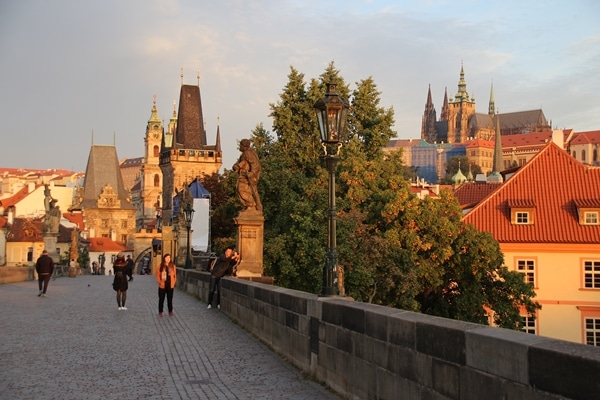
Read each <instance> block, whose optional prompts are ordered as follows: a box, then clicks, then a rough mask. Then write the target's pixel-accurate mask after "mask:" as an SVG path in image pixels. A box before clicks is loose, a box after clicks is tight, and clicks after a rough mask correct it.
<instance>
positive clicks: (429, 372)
mask: <svg viewBox="0 0 600 400" xmlns="http://www.w3.org/2000/svg"><path fill="white" fill-rule="evenodd" d="M208 283H209V275H208V273H206V272H200V271H191V270H187V271H186V270H183V269H178V287H179V288H180V289H182V290H184V291H186V292H188V293H191V294H193V295H195V296H197V297H198V298H200V299H202V300H203V301H206V299H207V295H208ZM222 286H223V292H222V295H221V298H222V299H221V312H223V313H225V314H226V315H227V316H228V317H229V318H231V319H232V320H233V321H235V322H236V323H237V324H239V325H240V326H242V327H243V328H245V329H246V330H247V331H249V332H251V333H252V334H253V335H256V337H257V338H259V339H260V340H261V341H263V342H264V343H265V344H267V345H268V346H269V347H271V348H272V349H274V350H275V351H276V352H277V353H279V354H281V355H282V356H284V357H285V358H286V359H287V360H289V361H290V362H291V363H293V364H294V365H296V366H297V367H298V368H300V369H301V370H303V371H305V372H307V373H309V374H310V375H312V376H313V377H314V378H315V379H317V380H319V381H321V382H323V383H325V384H326V385H328V386H330V387H331V388H332V389H333V390H335V391H336V392H338V393H340V394H342V395H343V396H345V397H346V398H349V399H398V398H402V399H440V400H441V399H461V400H465V399H511V400H514V399H536V400H550V399H552V400H558V399H564V398H572V399H598V398H600V380H599V379H598V376H600V349H599V348H597V347H591V346H585V345H580V344H576V343H570V342H564V341H560V340H555V339H549V338H545V337H540V336H534V335H530V334H526V333H521V332H516V331H510V330H506V329H500V328H492V327H488V326H483V325H478V324H472V323H466V322H461V321H454V320H449V319H443V318H437V317H432V316H428V315H423V314H419V313H413V312H408V311H402V310H398V309H393V308H388V307H383V306H377V305H373V304H366V303H359V302H354V301H350V300H344V299H342V298H320V297H318V296H316V295H313V294H309V293H303V292H299V291H294V290H289V289H284V288H280V287H277V286H269V285H264V284H260V283H255V282H249V281H245V280H242V279H235V278H225V279H223V285H222Z"/></svg>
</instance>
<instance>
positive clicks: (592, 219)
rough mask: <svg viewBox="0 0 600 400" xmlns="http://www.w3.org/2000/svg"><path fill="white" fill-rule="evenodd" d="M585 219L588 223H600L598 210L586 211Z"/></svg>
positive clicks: (585, 222)
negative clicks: (599, 221)
mask: <svg viewBox="0 0 600 400" xmlns="http://www.w3.org/2000/svg"><path fill="white" fill-rule="evenodd" d="M583 221H584V224H586V225H598V211H586V212H584V213H583Z"/></svg>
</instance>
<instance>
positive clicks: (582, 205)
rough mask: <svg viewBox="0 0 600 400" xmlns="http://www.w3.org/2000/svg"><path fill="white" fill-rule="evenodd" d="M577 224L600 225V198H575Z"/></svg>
mask: <svg viewBox="0 0 600 400" xmlns="http://www.w3.org/2000/svg"><path fill="white" fill-rule="evenodd" d="M574 202H575V206H576V207H577V214H578V215H579V224H581V225H600V199H591V200H582V199H578V200H575V201H574Z"/></svg>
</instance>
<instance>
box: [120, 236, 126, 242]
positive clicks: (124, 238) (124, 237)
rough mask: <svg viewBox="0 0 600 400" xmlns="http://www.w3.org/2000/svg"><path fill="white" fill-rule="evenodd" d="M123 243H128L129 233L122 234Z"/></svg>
mask: <svg viewBox="0 0 600 400" xmlns="http://www.w3.org/2000/svg"><path fill="white" fill-rule="evenodd" d="M121 243H127V235H121Z"/></svg>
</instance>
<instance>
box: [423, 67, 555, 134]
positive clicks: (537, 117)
mask: <svg viewBox="0 0 600 400" xmlns="http://www.w3.org/2000/svg"><path fill="white" fill-rule="evenodd" d="M498 117H499V119H500V132H501V135H502V136H506V135H516V134H522V133H531V132H546V131H550V130H551V127H550V125H551V123H548V122H547V121H546V117H545V116H544V112H543V111H542V110H541V109H539V110H530V111H519V112H512V113H504V114H499V113H497V111H496V105H495V102H494V87H493V85H492V88H491V90H490V101H489V105H488V112H487V114H484V113H478V112H476V110H475V98H474V97H473V96H470V95H469V93H468V92H467V83H466V81H465V72H464V68H463V66H462V65H461V68H460V79H459V80H458V91H457V92H456V94H455V95H454V98H452V99H448V90H447V89H446V90H445V92H444V102H443V105H442V111H441V114H440V119H439V120H438V119H437V117H436V111H435V107H434V105H433V101H432V99H431V86H430V87H429V89H428V92H427V102H426V104H425V112H424V113H423V118H422V124H421V139H423V140H425V141H426V142H427V143H450V144H454V143H466V142H467V141H469V140H474V139H482V140H493V139H494V136H495V134H496V119H497V118H498Z"/></svg>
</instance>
